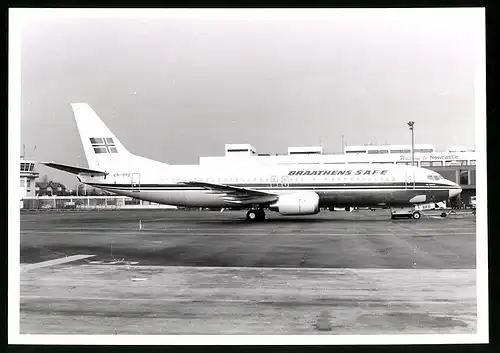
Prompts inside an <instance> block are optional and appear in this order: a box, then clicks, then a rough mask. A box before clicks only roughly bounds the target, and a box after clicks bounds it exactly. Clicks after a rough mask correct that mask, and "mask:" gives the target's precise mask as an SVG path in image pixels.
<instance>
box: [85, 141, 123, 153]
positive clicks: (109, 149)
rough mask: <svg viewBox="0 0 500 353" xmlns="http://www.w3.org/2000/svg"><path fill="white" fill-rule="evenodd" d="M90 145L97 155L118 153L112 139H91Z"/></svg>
mask: <svg viewBox="0 0 500 353" xmlns="http://www.w3.org/2000/svg"><path fill="white" fill-rule="evenodd" d="M90 143H91V144H92V147H93V148H94V152H95V153H118V151H117V150H116V146H115V142H114V141H113V139H112V138H111V137H91V138H90Z"/></svg>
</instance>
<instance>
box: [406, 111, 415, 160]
mask: <svg viewBox="0 0 500 353" xmlns="http://www.w3.org/2000/svg"><path fill="white" fill-rule="evenodd" d="M407 124H408V126H409V127H410V130H411V165H412V166H415V158H414V152H413V150H414V146H415V139H414V136H413V125H415V122H414V121H413V120H410V121H408V122H407Z"/></svg>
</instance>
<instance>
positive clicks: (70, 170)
mask: <svg viewBox="0 0 500 353" xmlns="http://www.w3.org/2000/svg"><path fill="white" fill-rule="evenodd" d="M40 164H43V165H46V166H47V167H50V168H54V169H59V170H62V171H65V172H68V173H71V174H90V175H92V176H94V175H107V174H108V173H106V172H103V171H101V170H95V169H89V168H82V167H75V166H72V165H67V164H60V163H54V162H41V163H40Z"/></svg>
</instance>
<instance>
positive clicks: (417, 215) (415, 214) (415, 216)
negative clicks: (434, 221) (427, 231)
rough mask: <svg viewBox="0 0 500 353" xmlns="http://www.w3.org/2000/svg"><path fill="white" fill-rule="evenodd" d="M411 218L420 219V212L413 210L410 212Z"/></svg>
mask: <svg viewBox="0 0 500 353" xmlns="http://www.w3.org/2000/svg"><path fill="white" fill-rule="evenodd" d="M412 217H413V219H420V217H422V215H421V213H420V212H419V211H415V212H413V214H412Z"/></svg>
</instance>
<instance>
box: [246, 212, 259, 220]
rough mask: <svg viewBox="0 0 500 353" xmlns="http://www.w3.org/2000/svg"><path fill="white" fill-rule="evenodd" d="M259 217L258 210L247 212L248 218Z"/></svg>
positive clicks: (255, 218)
mask: <svg viewBox="0 0 500 353" xmlns="http://www.w3.org/2000/svg"><path fill="white" fill-rule="evenodd" d="M258 218H259V213H258V212H257V211H256V210H250V211H248V212H247V220H249V221H256V220H257V219H258Z"/></svg>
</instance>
